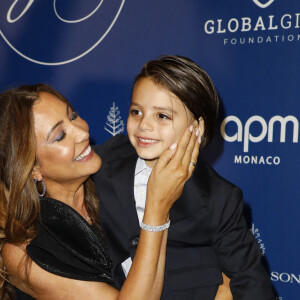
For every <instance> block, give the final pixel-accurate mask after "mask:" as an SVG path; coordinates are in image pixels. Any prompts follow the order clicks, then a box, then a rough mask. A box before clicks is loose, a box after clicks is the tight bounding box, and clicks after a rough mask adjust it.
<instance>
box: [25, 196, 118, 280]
mask: <svg viewBox="0 0 300 300" xmlns="http://www.w3.org/2000/svg"><path fill="white" fill-rule="evenodd" d="M39 227H40V234H39V235H38V236H37V237H36V238H35V239H33V240H32V241H31V243H30V244H29V245H28V246H27V248H26V250H27V253H28V255H29V256H30V257H31V259H32V260H33V261H34V262H35V263H36V264H38V265H39V266H40V267H41V268H43V269H45V270H46V271H48V272H51V273H54V274H56V275H60V276H64V277H68V278H72V279H78V280H87V281H101V282H107V283H113V281H112V277H111V267H112V262H111V260H110V258H109V253H108V247H107V244H106V241H105V239H104V237H103V236H102V235H101V234H100V232H99V231H98V230H96V228H94V227H93V226H92V225H90V224H89V223H87V222H86V221H85V219H84V218H83V217H82V216H81V215H80V214H79V213H78V212H77V211H76V210H74V209H73V208H71V207H70V206H68V205H66V204H65V203H63V202H61V201H58V200H55V199H51V198H43V199H41V221H40V223H39Z"/></svg>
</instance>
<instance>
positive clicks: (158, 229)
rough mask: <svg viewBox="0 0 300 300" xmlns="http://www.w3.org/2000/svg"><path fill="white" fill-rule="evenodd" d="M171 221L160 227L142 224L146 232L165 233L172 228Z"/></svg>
mask: <svg viewBox="0 0 300 300" xmlns="http://www.w3.org/2000/svg"><path fill="white" fill-rule="evenodd" d="M170 224H171V221H170V220H169V221H168V222H167V223H166V224H163V225H159V226H152V225H147V224H144V223H143V222H141V228H142V229H144V230H146V231H153V232H158V231H164V230H166V229H168V228H169V227H170Z"/></svg>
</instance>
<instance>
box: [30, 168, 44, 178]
mask: <svg viewBox="0 0 300 300" xmlns="http://www.w3.org/2000/svg"><path fill="white" fill-rule="evenodd" d="M31 176H32V179H37V181H41V180H42V179H43V176H42V174H41V173H40V171H39V167H38V166H35V167H34V168H33V169H32V171H31Z"/></svg>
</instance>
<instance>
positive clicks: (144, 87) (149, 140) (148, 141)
mask: <svg viewBox="0 0 300 300" xmlns="http://www.w3.org/2000/svg"><path fill="white" fill-rule="evenodd" d="M193 121H194V118H193V117H192V114H191V112H190V111H189V110H188V109H187V108H186V107H185V106H184V105H183V103H182V102H181V101H180V100H179V98H178V97H176V96H175V95H174V94H173V93H171V92H169V91H168V90H166V89H164V88H163V87H160V86H159V85H156V84H155V83H154V82H153V81H152V80H151V79H150V78H141V79H140V80H138V82H137V83H136V84H135V86H134V89H133V92H132V101H131V105H130V110H129V117H128V121H127V132H128V137H129V140H130V142H131V144H132V145H133V147H134V148H135V150H136V152H137V154H138V156H139V157H141V158H143V159H145V161H146V164H147V166H148V167H150V168H153V167H154V166H155V164H156V162H157V160H158V159H159V157H160V155H161V154H162V153H163V151H164V150H166V149H167V148H169V147H170V146H171V145H172V144H173V143H175V142H178V141H179V139H180V137H181V136H182V134H183V132H184V131H185V129H186V128H187V127H188V126H189V125H190V124H192V123H193Z"/></svg>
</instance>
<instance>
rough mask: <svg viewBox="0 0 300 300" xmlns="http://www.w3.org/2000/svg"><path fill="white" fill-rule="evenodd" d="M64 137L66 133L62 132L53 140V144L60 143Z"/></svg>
mask: <svg viewBox="0 0 300 300" xmlns="http://www.w3.org/2000/svg"><path fill="white" fill-rule="evenodd" d="M65 136H66V133H65V132H64V131H62V132H61V133H60V134H59V135H58V136H57V137H56V139H55V142H60V141H62V140H63V139H64V138H65Z"/></svg>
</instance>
